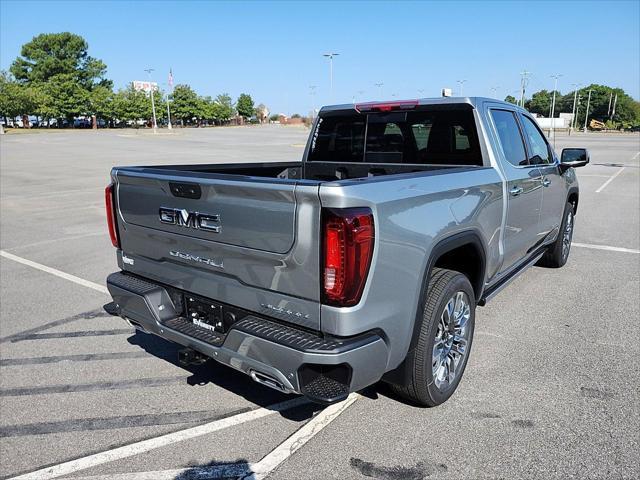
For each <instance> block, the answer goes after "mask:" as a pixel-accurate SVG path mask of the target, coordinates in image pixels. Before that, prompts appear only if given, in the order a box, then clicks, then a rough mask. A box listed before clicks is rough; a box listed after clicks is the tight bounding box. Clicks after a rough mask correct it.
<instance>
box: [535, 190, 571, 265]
mask: <svg viewBox="0 0 640 480" xmlns="http://www.w3.org/2000/svg"><path fill="white" fill-rule="evenodd" d="M574 223H575V211H574V208H573V205H572V204H571V203H569V202H567V204H566V205H565V207H564V214H563V216H562V224H561V225H560V232H559V233H558V238H556V241H555V242H553V243H552V244H551V245H550V246H549V248H548V249H547V251H546V252H545V254H544V255H543V256H542V258H541V259H540V261H539V262H538V265H539V266H541V267H548V268H560V267H563V266H564V264H565V263H567V260H568V259H569V254H570V253H571V240H572V239H573V227H574ZM567 227H569V228H568V230H567ZM567 235H568V238H567ZM567 240H568V243H567V248H566V249H565V248H563V246H564V245H565V242H566V241H567Z"/></svg>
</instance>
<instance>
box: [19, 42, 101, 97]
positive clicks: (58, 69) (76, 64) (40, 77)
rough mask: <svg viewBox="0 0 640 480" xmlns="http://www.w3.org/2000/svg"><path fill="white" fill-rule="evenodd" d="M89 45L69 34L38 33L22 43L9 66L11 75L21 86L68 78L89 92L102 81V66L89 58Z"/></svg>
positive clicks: (99, 62)
mask: <svg viewBox="0 0 640 480" xmlns="http://www.w3.org/2000/svg"><path fill="white" fill-rule="evenodd" d="M88 49H89V45H88V44H87V42H86V40H85V39H84V38H82V37H81V36H79V35H75V34H73V33H69V32H63V33H42V34H40V35H38V36H37V37H34V38H33V40H31V41H30V42H28V43H25V44H24V45H23V46H22V49H21V50H20V56H19V57H18V58H16V60H15V61H14V62H13V64H12V65H11V73H13V75H14V76H15V78H16V79H17V80H18V81H19V82H22V83H45V82H48V81H49V80H50V79H51V78H52V77H55V76H57V75H71V76H73V78H74V80H76V81H77V82H79V83H80V84H81V85H82V86H83V87H85V88H87V89H91V88H92V87H93V86H94V85H95V84H97V83H103V84H104V83H108V82H105V81H104V78H103V77H104V75H105V73H106V70H107V67H106V65H105V64H104V63H103V62H102V61H101V60H98V59H96V58H93V57H91V56H89V54H88Z"/></svg>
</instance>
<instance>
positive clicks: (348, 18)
mask: <svg viewBox="0 0 640 480" xmlns="http://www.w3.org/2000/svg"><path fill="white" fill-rule="evenodd" d="M639 29H640V1H638V0H631V1H609V2H599V1H585V2H579V1H569V2H551V1H538V2H533V1H523V2H508V1H497V2H482V1H475V2H391V1H385V2H382V1H380V2H363V1H361V2H337V1H335V2H324V3H315V2H302V1H299V2H294V1H290V2H266V1H264V2H213V1H210V2H207V1H188V0H185V1H180V2H174V1H136V2H131V1H124V0H122V1H90V0H83V1H53V0H51V1H15V0H0V69H3V70H6V69H8V68H9V66H10V65H11V63H12V62H13V60H14V59H15V58H16V56H18V55H19V53H20V47H21V46H22V45H23V44H24V43H26V42H28V41H30V40H31V39H32V38H33V37H34V36H35V35H38V34H39V33H53V32H63V31H69V32H73V33H76V34H79V35H81V36H82V37H84V38H85V39H86V40H87V42H88V43H89V54H90V55H91V56H93V57H96V58H99V59H101V60H103V61H104V62H105V63H106V64H107V67H108V71H107V78H110V79H112V80H113V81H114V84H115V86H116V88H122V87H124V86H126V84H127V83H128V82H131V81H133V80H146V77H147V74H146V73H145V72H144V69H146V68H154V69H155V71H154V72H153V74H152V75H153V78H152V80H154V81H157V82H158V83H159V84H160V86H161V88H163V89H166V88H167V87H166V85H165V86H164V87H163V86H162V84H163V83H165V84H166V83H167V79H168V73H169V69H172V71H173V76H174V83H175V84H179V83H186V84H189V85H191V87H192V88H194V90H195V91H196V92H198V94H200V95H211V96H215V95H218V94H220V93H223V92H226V93H229V94H231V95H232V97H233V98H234V99H235V98H237V96H238V95H239V94H240V93H243V92H246V93H249V94H250V95H251V96H252V97H253V99H254V100H255V102H256V104H258V103H264V104H265V105H267V107H268V108H269V110H270V111H271V112H272V113H275V112H278V113H286V114H292V113H301V114H307V113H308V112H310V111H311V110H312V108H318V107H320V106H321V105H324V104H331V103H348V102H352V101H354V100H355V101H357V102H360V101H368V100H392V99H402V98H417V97H436V96H440V92H441V89H442V88H443V87H447V88H452V89H453V91H454V94H458V93H459V92H460V87H461V86H462V93H463V94H464V95H465V96H493V97H499V98H504V97H505V96H506V95H514V96H518V91H519V86H520V78H521V77H520V73H521V72H522V71H524V70H526V71H529V72H531V74H530V75H529V84H528V87H527V91H528V92H534V91H537V90H541V89H548V90H551V89H552V88H553V79H552V78H551V75H553V74H561V75H562V77H560V78H559V81H558V89H559V90H560V91H561V92H568V91H571V90H573V87H572V84H575V83H578V84H583V85H588V84H591V83H599V84H605V85H610V86H614V87H621V88H623V89H624V90H626V91H627V93H629V94H630V95H631V96H633V97H634V98H635V99H640V30H639ZM327 52H336V53H339V54H340V55H339V56H337V57H335V58H334V60H333V92H332V91H331V87H330V66H329V61H328V60H327V59H326V58H325V57H323V53H327ZM459 80H465V82H464V83H462V84H461V83H458V81H459ZM377 83H382V84H383V86H381V87H378V86H376V84H377ZM312 85H315V86H316V88H315V89H311V88H310V86H312ZM492 87H498V88H497V89H495V90H492ZM312 91H315V95H312V93H311V92H312ZM494 92H495V93H494Z"/></svg>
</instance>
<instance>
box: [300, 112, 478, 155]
mask: <svg viewBox="0 0 640 480" xmlns="http://www.w3.org/2000/svg"><path fill="white" fill-rule="evenodd" d="M308 161H310V162H344V163H359V162H367V163H405V164H421V165H424V164H436V165H482V154H481V152H480V146H479V143H478V135H477V132H476V127H475V121H474V118H473V113H472V111H471V110H469V109H465V110H435V111H428V110H423V111H411V112H388V113H383V112H376V113H355V112H354V113H340V114H334V113H330V114H327V115H326V116H323V117H321V118H320V119H319V120H318V123H317V125H316V130H315V132H314V135H313V139H312V143H311V148H310V151H309V158H308Z"/></svg>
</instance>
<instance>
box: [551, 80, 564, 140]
mask: <svg viewBox="0 0 640 480" xmlns="http://www.w3.org/2000/svg"><path fill="white" fill-rule="evenodd" d="M561 76H562V74H561V73H556V74H555V75H551V78H553V80H554V82H553V99H552V100H551V138H553V139H554V141H555V131H554V129H553V126H554V123H555V119H554V115H555V114H556V90H558V78H560V77H561Z"/></svg>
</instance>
